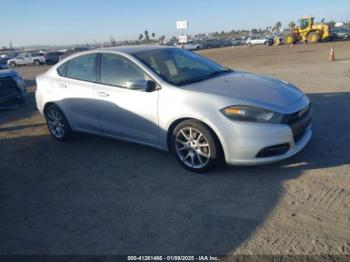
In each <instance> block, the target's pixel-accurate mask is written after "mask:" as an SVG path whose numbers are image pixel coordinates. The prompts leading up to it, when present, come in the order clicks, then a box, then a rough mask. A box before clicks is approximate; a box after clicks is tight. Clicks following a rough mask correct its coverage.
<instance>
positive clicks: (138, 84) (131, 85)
mask: <svg viewBox="0 0 350 262" xmlns="http://www.w3.org/2000/svg"><path fill="white" fill-rule="evenodd" d="M156 86H157V85H156V82H154V81H152V80H143V79H142V80H133V81H128V82H126V88H128V89H131V90H143V91H146V92H152V91H154V90H155V89H156Z"/></svg>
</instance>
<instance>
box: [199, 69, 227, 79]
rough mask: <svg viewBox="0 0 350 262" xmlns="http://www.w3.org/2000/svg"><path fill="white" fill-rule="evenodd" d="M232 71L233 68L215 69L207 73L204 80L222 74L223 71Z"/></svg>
mask: <svg viewBox="0 0 350 262" xmlns="http://www.w3.org/2000/svg"><path fill="white" fill-rule="evenodd" d="M231 72H232V70H231V69H225V70H218V71H214V72H212V73H210V74H209V75H207V76H206V77H205V78H204V79H203V80H207V79H210V78H213V77H216V76H219V75H221V74H223V73H231Z"/></svg>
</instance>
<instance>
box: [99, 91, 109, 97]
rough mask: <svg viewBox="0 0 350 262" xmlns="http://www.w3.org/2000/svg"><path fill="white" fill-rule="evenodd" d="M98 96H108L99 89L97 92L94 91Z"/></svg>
mask: <svg viewBox="0 0 350 262" xmlns="http://www.w3.org/2000/svg"><path fill="white" fill-rule="evenodd" d="M96 93H97V94H98V95H99V96H102V97H107V96H109V94H108V93H106V92H101V91H99V92H96Z"/></svg>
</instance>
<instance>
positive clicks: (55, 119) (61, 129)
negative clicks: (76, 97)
mask: <svg viewBox="0 0 350 262" xmlns="http://www.w3.org/2000/svg"><path fill="white" fill-rule="evenodd" d="M47 125H48V127H49V129H50V131H51V133H52V134H53V135H54V136H55V137H56V138H63V137H64V135H65V131H66V127H65V122H64V118H63V116H62V114H61V112H59V111H58V110H57V109H55V108H52V109H50V110H49V111H48V112H47Z"/></svg>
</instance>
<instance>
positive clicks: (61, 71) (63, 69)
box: [57, 63, 68, 76]
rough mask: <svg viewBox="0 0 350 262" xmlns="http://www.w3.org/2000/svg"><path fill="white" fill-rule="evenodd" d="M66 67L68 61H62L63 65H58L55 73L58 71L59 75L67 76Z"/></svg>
mask: <svg viewBox="0 0 350 262" xmlns="http://www.w3.org/2000/svg"><path fill="white" fill-rule="evenodd" d="M67 68H68V63H64V64H63V65H60V66H59V67H58V68H57V73H58V74H59V75H60V76H67Z"/></svg>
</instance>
